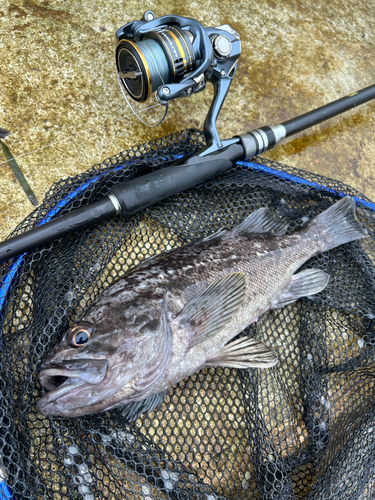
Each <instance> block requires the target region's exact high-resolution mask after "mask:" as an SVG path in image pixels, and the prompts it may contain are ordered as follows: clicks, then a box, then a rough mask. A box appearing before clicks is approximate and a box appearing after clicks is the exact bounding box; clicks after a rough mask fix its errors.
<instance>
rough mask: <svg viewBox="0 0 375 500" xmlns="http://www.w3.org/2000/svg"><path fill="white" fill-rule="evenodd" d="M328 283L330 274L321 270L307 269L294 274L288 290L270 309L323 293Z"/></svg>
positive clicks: (286, 289) (282, 293)
mask: <svg viewBox="0 0 375 500" xmlns="http://www.w3.org/2000/svg"><path fill="white" fill-rule="evenodd" d="M328 281H329V274H328V273H326V272H324V271H321V270H320V269H305V270H304V271H301V272H300V273H297V274H294V275H293V277H292V279H291V281H290V283H289V285H288V286H287V288H285V290H284V291H283V292H281V294H280V295H279V296H278V297H277V299H275V300H274V301H273V302H272V304H271V307H270V309H277V308H278V307H284V306H286V305H287V304H291V303H292V302H295V301H296V300H297V299H299V298H301V297H307V296H308V295H314V294H315V293H318V292H321V291H322V290H323V289H324V288H325V287H326V286H327V284H328Z"/></svg>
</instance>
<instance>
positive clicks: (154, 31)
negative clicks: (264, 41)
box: [116, 10, 241, 155]
mask: <svg viewBox="0 0 375 500" xmlns="http://www.w3.org/2000/svg"><path fill="white" fill-rule="evenodd" d="M116 37H117V40H118V45H117V49H116V64H117V71H118V78H119V82H120V86H121V88H122V90H123V93H124V96H125V98H126V94H125V92H126V93H127V94H128V95H129V96H130V98H131V99H133V100H134V101H138V102H141V103H143V102H145V101H147V100H148V99H149V97H150V96H151V95H152V93H153V92H155V97H156V99H157V101H158V102H159V103H160V104H163V105H165V107H166V109H165V113H164V116H163V118H162V119H161V120H160V121H159V123H161V121H162V120H163V119H164V118H165V116H166V114H167V110H168V104H169V102H170V101H171V100H173V99H176V98H178V97H189V96H191V95H193V94H196V93H197V92H200V91H202V90H204V89H205V87H206V83H207V82H208V81H209V82H211V83H212V84H213V86H214V97H213V100H212V103H211V106H210V109H209V111H208V114H207V117H206V120H205V123H204V135H205V138H206V143H207V148H206V149H205V151H204V154H205V155H206V154H209V153H212V152H214V151H216V150H218V149H220V148H222V147H223V146H224V145H225V143H226V141H223V142H222V141H221V140H220V137H219V134H218V131H217V128H216V120H217V117H218V115H219V112H220V109H221V107H222V105H223V102H224V100H225V97H226V95H227V93H228V90H229V87H230V84H231V83H232V79H233V77H234V74H235V72H236V68H237V61H238V58H239V56H240V54H241V42H240V36H239V34H238V33H237V32H236V31H235V30H234V29H232V28H231V27H230V26H228V25H227V24H226V25H223V26H218V27H217V28H204V27H203V26H202V25H201V23H199V22H198V21H196V20H194V19H189V18H186V17H180V16H173V15H170V16H163V17H160V18H159V19H157V18H156V16H155V14H154V13H153V12H152V11H150V10H148V11H146V12H145V14H144V16H143V20H141V21H132V22H130V23H128V24H125V25H124V26H122V27H121V28H119V29H118V30H117V31H116ZM124 91H125V92H124ZM126 99H127V98H126ZM127 101H128V103H129V105H130V107H131V108H132V106H131V104H130V102H129V100H128V99H127ZM132 109H133V108H132ZM133 111H134V110H133ZM134 112H135V111H134ZM136 114H137V113H136ZM137 116H138V115H137ZM138 118H140V117H139V116H138ZM140 119H141V118H140ZM141 121H142V122H143V120H142V119H141ZM143 123H145V122H143ZM159 123H157V125H158V124H159ZM154 126H156V125H154Z"/></svg>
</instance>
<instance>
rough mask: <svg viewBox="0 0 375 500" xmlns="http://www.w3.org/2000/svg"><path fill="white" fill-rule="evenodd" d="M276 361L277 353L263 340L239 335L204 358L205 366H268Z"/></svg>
mask: <svg viewBox="0 0 375 500" xmlns="http://www.w3.org/2000/svg"><path fill="white" fill-rule="evenodd" d="M276 363H277V355H276V353H275V352H274V351H272V349H270V348H269V347H267V346H266V345H265V344H264V343H263V342H261V341H260V340H257V339H253V338H250V337H241V338H239V339H237V340H234V341H233V342H230V343H229V344H227V345H226V346H224V347H223V348H222V349H221V351H219V352H218V353H216V354H215V355H214V356H212V357H211V358H209V359H208V360H206V362H205V365H204V366H205V367H208V366H225V367H229V368H269V367H271V366H274V365H275V364H276Z"/></svg>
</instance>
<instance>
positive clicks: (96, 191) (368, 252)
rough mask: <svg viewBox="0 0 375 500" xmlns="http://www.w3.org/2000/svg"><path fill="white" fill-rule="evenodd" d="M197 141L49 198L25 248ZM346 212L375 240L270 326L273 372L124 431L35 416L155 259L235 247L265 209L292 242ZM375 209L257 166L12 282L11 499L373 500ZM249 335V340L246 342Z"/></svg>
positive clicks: (305, 179)
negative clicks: (80, 330)
mask: <svg viewBox="0 0 375 500" xmlns="http://www.w3.org/2000/svg"><path fill="white" fill-rule="evenodd" d="M203 141H204V138H203V134H202V133H201V132H199V131H196V130H188V131H184V132H181V133H178V134H175V135H172V136H168V137H165V138H163V139H159V140H157V141H154V142H150V143H147V144H144V145H142V146H138V147H134V148H133V149H131V150H129V151H127V152H124V153H121V154H119V155H117V156H115V157H113V158H111V159H109V160H107V161H105V162H104V163H103V164H101V165H97V166H94V167H93V168H92V169H91V170H89V171H88V172H87V173H86V174H83V175H79V176H77V177H75V178H69V179H65V180H61V181H60V182H58V183H57V184H55V185H54V186H52V188H51V190H50V192H49V193H48V194H47V196H46V199H45V201H44V203H43V204H42V205H41V206H40V207H38V208H37V209H36V210H35V211H34V212H33V213H32V214H31V215H30V216H29V217H28V218H27V219H26V220H25V221H24V222H23V223H21V224H20V225H19V226H18V228H17V229H16V230H15V231H14V233H13V235H17V234H20V233H21V232H23V231H25V230H27V229H29V228H31V227H34V226H35V225H38V224H40V223H41V221H43V219H45V218H47V217H50V216H52V215H53V214H55V213H60V214H63V213H67V212H68V211H70V210H74V209H75V208H78V207H81V206H83V205H85V204H87V203H89V202H92V201H96V200H97V199H100V198H101V197H103V196H105V195H106V194H107V193H108V191H109V189H110V188H111V187H112V186H113V185H114V184H115V183H117V182H122V181H125V180H127V179H131V178H132V177H134V176H136V175H139V174H140V173H144V172H146V171H149V170H150V169H155V168H160V167H161V166H163V165H165V164H166V163H168V162H171V161H173V160H174V159H175V158H176V156H178V155H181V154H187V153H194V152H195V151H197V150H198V149H199V148H200V147H201V146H202V143H203ZM345 195H350V196H352V197H353V198H354V199H355V200H356V204H357V217H358V219H359V221H360V223H361V224H362V226H363V227H364V228H366V229H367V230H368V232H369V235H370V238H366V239H364V240H360V241H355V242H351V243H348V244H345V245H343V246H340V247H338V248H335V249H333V250H330V251H329V252H325V253H323V254H320V255H318V256H316V257H314V258H312V259H310V260H309V261H308V262H307V263H306V264H305V265H304V266H303V268H302V269H304V268H311V267H313V268H316V269H321V270H323V271H326V272H327V273H329V274H330V281H329V284H328V286H327V287H326V288H325V289H324V290H323V291H322V292H320V293H319V294H317V295H314V296H312V297H310V298H303V299H300V300H298V301H297V302H295V303H293V304H290V305H287V306H285V307H284V308H282V309H276V310H272V311H269V312H267V313H265V314H264V315H263V316H261V317H260V318H259V320H258V321H257V322H256V323H253V324H251V325H250V326H249V327H248V328H247V329H246V334H247V335H250V336H252V337H255V338H257V339H259V340H261V341H263V342H264V343H265V344H266V345H267V346H269V347H270V348H272V349H273V350H275V351H276V353H277V355H278V357H279V362H278V364H277V365H276V366H274V367H272V368H269V369H265V370H261V369H229V368H222V367H210V368H207V369H205V370H201V371H199V372H198V373H196V374H195V375H193V376H191V377H189V378H188V379H185V380H183V381H181V382H180V383H178V384H177V385H175V386H174V387H172V388H171V389H170V390H169V392H168V393H167V395H166V397H165V399H164V401H163V403H162V404H161V405H160V406H159V407H158V408H157V409H155V410H154V411H152V412H149V413H145V414H143V415H142V416H141V417H140V418H138V419H137V420H136V421H135V422H134V423H131V424H129V423H128V422H127V421H126V418H125V417H124V416H123V415H122V413H121V409H119V408H117V409H115V410H112V411H110V412H105V413H99V414H96V415H91V416H85V417H79V418H61V417H46V416H43V415H41V414H39V413H38V412H37V411H36V408H35V406H36V403H37V401H38V400H39V399H40V397H41V396H42V394H43V390H42V388H41V386H40V383H39V379H38V375H39V372H40V370H41V365H42V363H43V361H44V360H45V359H46V358H47V356H48V354H49V353H50V352H51V350H52V349H53V347H54V346H55V345H56V344H57V343H58V342H59V341H60V340H61V338H62V336H63V335H64V334H65V332H66V330H67V329H68V328H69V327H70V326H71V325H72V324H73V323H74V321H76V320H77V318H78V317H79V316H80V315H81V314H82V312H83V311H84V310H85V309H86V308H87V307H88V306H89V305H90V304H91V303H92V302H93V300H95V299H96V298H97V297H98V296H99V295H100V294H101V292H102V291H103V290H105V289H106V288H107V287H108V286H109V285H111V284H112V283H113V282H114V281H115V280H116V279H118V278H119V277H121V276H122V275H123V274H124V273H125V272H127V271H128V270H130V269H132V268H134V267H135V266H136V265H137V264H139V263H140V262H142V261H144V260H145V259H147V258H148V257H151V256H152V255H155V254H158V253H162V252H165V251H167V250H169V249H172V248H177V247H178V246H181V245H184V244H186V243H188V242H190V241H194V240H196V239H198V238H200V237H202V236H208V235H209V234H212V233H214V232H215V231H217V230H218V229H220V228H224V229H230V228H232V227H233V226H235V225H236V224H238V223H240V222H241V221H242V220H244V219H245V217H246V216H247V215H248V214H249V213H251V212H253V211H254V210H256V209H258V208H260V207H270V209H271V210H272V211H273V212H274V213H275V214H276V215H277V216H278V217H279V218H280V219H282V220H284V221H285V223H288V224H289V230H288V231H289V232H293V231H294V230H295V229H297V228H299V227H301V226H302V225H303V224H305V223H306V222H307V221H308V220H310V219H311V218H312V217H314V216H316V215H317V214H319V213H321V212H322V211H323V210H325V209H327V208H328V207H329V206H331V205H332V204H333V203H334V202H335V201H337V200H338V199H340V197H343V196H345ZM372 207H373V205H372V204H371V202H370V200H367V199H365V198H364V197H363V196H361V195H360V194H359V193H358V192H356V191H354V190H353V189H351V188H350V187H348V186H345V185H343V184H341V183H339V182H337V181H333V180H329V179H326V178H322V177H319V176H316V175H314V174H310V173H308V172H302V171H299V170H296V169H293V168H291V167H287V166H285V165H280V164H278V163H274V162H270V161H268V160H265V159H260V158H259V159H256V160H255V161H254V160H253V161H252V163H246V162H242V163H241V164H239V165H237V166H235V167H234V168H232V169H231V170H230V171H228V172H227V173H225V174H223V175H221V176H220V177H217V178H215V179H212V180H209V181H207V182H206V183H205V184H202V185H200V186H198V187H196V188H194V189H191V190H189V191H186V192H184V193H181V194H178V195H175V196H174V197H172V198H170V199H168V200H166V201H163V202H161V203H159V204H157V205H155V206H153V207H150V208H148V209H147V210H145V211H144V212H143V213H140V214H137V215H135V216H133V217H131V218H129V219H126V218H121V217H116V218H112V219H109V220H106V221H103V222H101V223H100V224H97V225H95V226H93V227H90V228H88V229H86V230H84V231H82V232H80V233H79V234H72V235H70V236H69V237H67V238H65V239H63V240H60V241H55V242H54V243H51V244H50V245H48V246H47V247H45V248H43V249H39V250H38V249H37V250H35V251H34V252H32V253H30V254H28V255H24V256H22V257H20V258H18V259H16V260H15V261H14V263H13V264H12V266H10V265H9V264H7V263H3V264H1V265H0V280H1V281H0V309H1V310H0V314H1V318H0V320H1V332H2V335H1V353H0V370H1V375H0V387H1V393H0V394H1V396H0V397H1V399H0V461H2V462H3V463H2V464H1V462H0V498H1V499H3V498H8V497H9V496H10V495H13V498H16V499H38V500H39V499H40V500H41V499H53V500H65V499H73V498H74V499H76V498H83V499H85V500H94V499H134V500H141V499H143V500H151V499H186V500H187V499H193V500H198V499H199V500H200V499H202V500H214V499H228V500H229V499H245V498H246V499H249V498H254V499H288V500H289V499H293V498H296V499H309V500H311V499H318V498H319V499H336V498H340V500H342V499H358V498H361V499H370V498H373V495H374V491H375V472H374V467H373V463H374V459H375V446H374V445H375V431H374V429H375V407H374V392H375V387H374V374H375V330H374V327H375V323H374V319H375V305H374V292H375V281H374V279H375V272H374V259H375V244H374V227H375V221H374V211H373V208H372ZM241 335H242V334H241Z"/></svg>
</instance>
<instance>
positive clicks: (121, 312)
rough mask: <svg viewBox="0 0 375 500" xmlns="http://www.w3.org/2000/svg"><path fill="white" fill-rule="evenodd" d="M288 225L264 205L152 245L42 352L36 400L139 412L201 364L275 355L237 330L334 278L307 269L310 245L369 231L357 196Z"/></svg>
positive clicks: (81, 410) (84, 411)
mask: <svg viewBox="0 0 375 500" xmlns="http://www.w3.org/2000/svg"><path fill="white" fill-rule="evenodd" d="M287 230H288V225H287V224H286V223H285V221H283V220H281V219H279V218H277V217H276V216H275V215H274V214H273V213H272V211H271V210H270V209H269V208H267V207H263V208H260V209H258V210H256V211H255V212H253V213H251V214H250V215H249V216H248V217H247V218H246V219H245V220H244V221H243V222H241V223H240V224H238V225H237V226H235V227H234V228H232V229H231V230H223V229H221V230H219V231H217V232H216V233H214V234H212V235H210V236H207V237H204V238H201V239H200V240H198V241H196V242H193V243H189V244H187V245H185V246H182V247H179V248H177V249H174V250H172V251H169V252H166V253H164V254H161V255H158V256H153V257H151V258H150V259H148V260H146V261H145V262H144V263H142V264H141V265H140V266H138V267H137V268H135V269H134V270H132V271H130V272H129V273H128V274H126V275H124V276H123V277H121V278H120V279H119V280H118V281H116V282H115V283H114V284H112V285H111V286H110V287H108V288H107V289H106V290H104V291H103V292H102V294H101V295H100V296H99V297H98V298H97V299H96V300H95V301H93V303H92V304H91V305H90V306H89V307H88V308H87V310H86V311H84V312H83V314H82V316H81V317H80V318H79V319H78V320H77V321H76V322H75V323H74V324H73V325H72V326H71V327H70V328H69V329H68V330H67V331H66V333H65V335H64V337H63V339H62V340H61V341H60V343H59V344H57V345H56V346H55V347H54V348H53V349H52V351H51V353H50V355H49V356H48V357H47V359H46V360H45V361H44V363H43V364H42V367H41V371H40V373H39V380H40V384H41V386H42V388H43V389H45V394H44V395H43V396H42V397H41V399H39V401H38V402H37V405H36V408H37V410H38V411H39V412H40V413H41V414H43V415H50V416H65V417H79V416H83V415H90V414H95V413H99V412H103V411H108V410H111V409H113V408H115V407H119V406H121V407H122V408H121V410H120V411H122V414H123V416H124V417H125V418H126V419H127V420H128V421H133V420H135V419H137V418H138V417H139V416H140V415H141V414H142V413H145V412H149V411H151V410H153V409H155V408H157V407H158V406H159V405H160V404H161V402H162V401H163V399H164V396H165V394H166V392H167V391H168V390H169V389H170V387H171V386H173V385H175V384H176V383H178V382H179V381H181V380H183V379H185V378H187V377H189V376H191V375H192V374H194V373H195V372H197V371H198V370H202V369H204V368H207V367H212V366H222V367H234V368H239V369H250V368H270V367H272V366H274V365H275V364H276V363H277V361H278V357H277V355H276V353H275V352H274V351H273V350H272V349H271V348H270V347H269V346H267V345H266V344H265V343H263V342H261V341H259V340H258V339H256V338H253V337H250V336H248V335H239V334H240V333H241V332H243V331H244V330H245V328H246V327H247V326H248V325H250V324H251V323H253V322H254V321H257V319H258V318H259V317H260V316H261V315H262V314H264V313H265V312H266V311H268V310H270V309H275V308H279V307H284V306H286V305H287V304H291V303H293V302H295V301H296V300H298V299H299V298H301V297H305V296H311V295H314V294H317V293H319V292H320V291H322V290H323V289H324V288H325V287H326V286H327V284H328V281H329V274H328V273H326V272H325V271H322V270H320V269H304V270H302V271H301V270H299V268H300V267H301V266H302V265H303V264H304V263H305V262H307V261H308V260H309V259H310V258H311V257H313V256H314V255H317V254H319V253H321V252H326V251H328V250H330V249H333V248H335V247H337V246H338V245H342V244H344V243H348V242H351V241H354V240H357V239H360V238H364V237H366V236H367V231H366V229H364V228H362V226H361V224H360V223H359V221H358V220H357V218H356V212H355V202H354V201H353V199H352V198H350V197H349V196H347V197H345V198H342V199H341V200H340V201H338V202H336V203H335V204H333V205H331V206H330V207H329V208H328V209H327V210H325V211H324V212H322V213H320V214H319V215H317V216H316V217H314V218H313V219H311V220H310V221H308V222H307V223H306V224H305V225H304V226H303V227H302V228H300V229H298V230H296V231H295V232H293V233H292V234H286V232H287Z"/></svg>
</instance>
